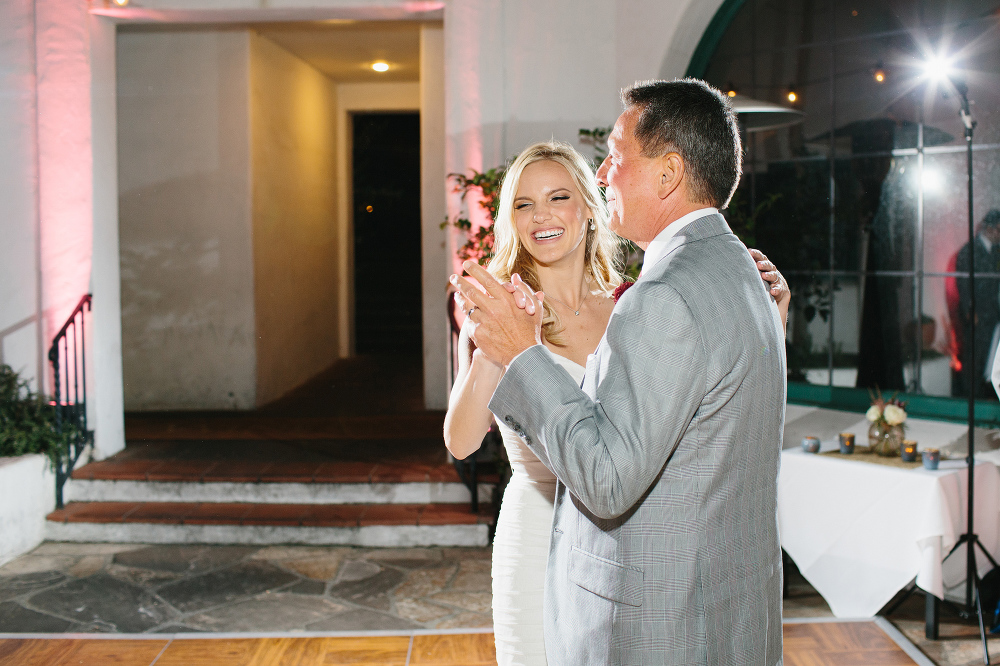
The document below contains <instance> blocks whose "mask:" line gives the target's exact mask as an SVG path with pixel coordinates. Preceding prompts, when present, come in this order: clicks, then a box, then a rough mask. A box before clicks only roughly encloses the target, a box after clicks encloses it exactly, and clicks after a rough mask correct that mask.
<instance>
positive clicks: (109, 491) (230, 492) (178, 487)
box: [64, 478, 493, 505]
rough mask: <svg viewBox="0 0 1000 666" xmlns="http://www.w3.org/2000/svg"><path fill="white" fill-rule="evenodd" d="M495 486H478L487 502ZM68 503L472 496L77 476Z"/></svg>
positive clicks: (413, 486) (429, 485) (465, 496)
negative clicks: (83, 477) (82, 477)
mask: <svg viewBox="0 0 1000 666" xmlns="http://www.w3.org/2000/svg"><path fill="white" fill-rule="evenodd" d="M492 488H493V485H492V484H490V483H480V484H479V485H478V490H479V493H478V494H479V501H480V502H482V503H488V502H489V501H490V500H491V498H492ZM64 496H65V498H66V501H67V502H248V503H258V504H465V505H468V504H469V503H470V502H471V499H472V494H471V493H470V492H469V489H468V488H467V487H466V486H465V485H464V484H462V483H458V482H453V483H449V482H440V481H422V482H420V481H418V482H406V483H391V482H384V483H383V482H379V483H322V482H318V481H314V480H312V481H307V482H301V481H299V482H296V481H282V482H269V481H253V482H229V481H210V482H200V481H131V480H115V479H95V480H88V479H80V478H74V479H73V480H71V481H70V482H69V483H67V484H66V489H65V491H64Z"/></svg>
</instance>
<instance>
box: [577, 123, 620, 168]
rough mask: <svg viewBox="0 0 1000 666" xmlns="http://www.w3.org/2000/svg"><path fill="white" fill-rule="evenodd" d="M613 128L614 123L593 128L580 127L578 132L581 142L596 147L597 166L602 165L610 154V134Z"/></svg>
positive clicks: (595, 159)
mask: <svg viewBox="0 0 1000 666" xmlns="http://www.w3.org/2000/svg"><path fill="white" fill-rule="evenodd" d="M613 129H614V127H613V126H612V125H608V126H606V127H594V128H592V129H586V128H580V130H578V132H577V135H578V136H579V138H580V143H586V144H590V145H591V146H593V147H594V163H595V164H596V165H597V166H600V164H601V162H603V161H604V158H605V157H607V156H608V135H609V134H611V130H613Z"/></svg>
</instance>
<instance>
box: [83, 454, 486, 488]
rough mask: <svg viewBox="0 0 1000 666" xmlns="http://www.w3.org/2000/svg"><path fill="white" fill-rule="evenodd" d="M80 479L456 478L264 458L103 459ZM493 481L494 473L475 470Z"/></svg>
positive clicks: (413, 467) (423, 469) (422, 469)
mask: <svg viewBox="0 0 1000 666" xmlns="http://www.w3.org/2000/svg"><path fill="white" fill-rule="evenodd" d="M73 478H74V479H80V480H85V481H190V482H193V483H213V482H216V483H219V482H227V483H420V482H424V483H427V482H437V483H458V482H459V481H460V480H459V477H458V473H456V472H455V468H454V467H453V466H451V465H449V464H447V463H445V464H439V465H433V464H430V465H429V464H423V463H372V462H301V461H291V462H264V461H244V462H239V461H231V460H226V461H220V460H176V459H174V460H162V459H160V460H157V459H153V458H143V459H135V458H132V459H128V458H126V459H116V458H109V459H107V460H101V461H99V462H93V463H90V464H87V465H84V466H83V467H81V468H79V469H77V470H74V471H73ZM479 482H480V483H496V482H497V475H496V474H480V475H479Z"/></svg>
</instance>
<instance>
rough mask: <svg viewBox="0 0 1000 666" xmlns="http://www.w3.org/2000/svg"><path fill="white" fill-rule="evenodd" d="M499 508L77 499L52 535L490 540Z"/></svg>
mask: <svg viewBox="0 0 1000 666" xmlns="http://www.w3.org/2000/svg"><path fill="white" fill-rule="evenodd" d="M490 522H492V508H491V507H490V506H488V505H484V506H482V507H481V510H480V512H479V514H473V513H470V512H469V510H468V508H465V507H461V506H459V505H454V504H384V503H383V504H374V503H373V504H334V505H329V504H262V503H236V502H228V503H222V502H71V503H69V504H67V505H66V506H65V508H63V509H58V510H56V511H53V512H52V513H51V514H49V516H48V520H47V522H46V538H48V539H50V540H53V541H93V542H121V543H220V544H221V543H229V544H255V545H265V544H313V545H320V544H332V545H351V546H367V547H402V546H485V545H487V543H488V539H489V524H490Z"/></svg>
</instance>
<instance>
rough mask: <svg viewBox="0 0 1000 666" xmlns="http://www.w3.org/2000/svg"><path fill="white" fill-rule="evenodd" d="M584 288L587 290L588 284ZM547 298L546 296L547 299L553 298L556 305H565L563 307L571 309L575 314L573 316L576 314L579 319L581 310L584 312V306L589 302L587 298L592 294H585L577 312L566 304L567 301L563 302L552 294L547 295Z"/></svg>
mask: <svg viewBox="0 0 1000 666" xmlns="http://www.w3.org/2000/svg"><path fill="white" fill-rule="evenodd" d="M584 287H585V288H586V284H584ZM545 296H546V298H551V299H552V300H553V301H555V302H556V303H561V304H562V305H563V307H567V308H569V309H570V310H571V311H572V312H573V314H575V315H576V316H577V317H579V316H580V310H582V309H583V304H584V303H586V302H587V296H590V293H589V292H588V293H585V294H584V295H583V300H582V301H580V307H579V309H576V310H574V309H573V308H572V307H571V306H570V305H569V304H567V303H566V302H565V301H561V300H559V299H558V298H556V297H555V296H552V295H551V294H546V295H545Z"/></svg>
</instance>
